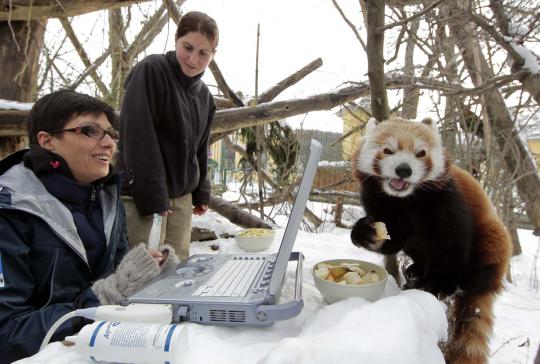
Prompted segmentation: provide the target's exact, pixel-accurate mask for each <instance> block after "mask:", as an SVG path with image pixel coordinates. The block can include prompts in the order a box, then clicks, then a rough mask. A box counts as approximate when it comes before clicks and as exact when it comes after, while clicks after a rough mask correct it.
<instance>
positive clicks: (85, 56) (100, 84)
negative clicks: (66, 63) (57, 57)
mask: <svg viewBox="0 0 540 364" xmlns="http://www.w3.org/2000/svg"><path fill="white" fill-rule="evenodd" d="M59 20H60V23H61V24H62V27H63V28H64V31H65V32H66V35H67V36H68V38H69V40H70V41H71V43H72V44H73V47H74V48H75V50H76V51H77V54H78V55H79V58H80V59H81V61H82V62H83V64H84V66H85V67H86V68H87V69H90V72H89V74H90V77H92V80H93V81H94V82H95V83H96V86H97V87H98V89H99V92H101V94H102V95H103V96H105V97H106V96H107V95H109V90H108V88H107V86H106V85H105V84H104V83H103V81H102V80H101V77H100V76H99V75H98V73H97V72H96V69H95V68H91V66H92V62H91V61H90V58H89V57H88V54H87V53H86V51H85V50H84V47H83V45H82V44H81V42H80V41H79V38H78V37H77V35H76V34H75V31H74V30H73V28H72V26H71V23H70V22H69V20H68V19H67V18H66V17H60V18H59Z"/></svg>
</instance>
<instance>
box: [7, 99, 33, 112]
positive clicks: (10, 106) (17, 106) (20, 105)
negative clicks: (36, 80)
mask: <svg viewBox="0 0 540 364" xmlns="http://www.w3.org/2000/svg"><path fill="white" fill-rule="evenodd" d="M32 105H33V103H30V102H17V101H10V100H4V99H0V110H30V109H31V108H32Z"/></svg>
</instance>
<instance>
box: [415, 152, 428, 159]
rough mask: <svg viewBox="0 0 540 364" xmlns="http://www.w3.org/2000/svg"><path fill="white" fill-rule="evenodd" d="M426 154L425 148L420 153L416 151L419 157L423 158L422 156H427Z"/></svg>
mask: <svg viewBox="0 0 540 364" xmlns="http://www.w3.org/2000/svg"><path fill="white" fill-rule="evenodd" d="M425 156H426V151H425V150H421V151H419V152H418V153H416V157H417V158H422V157H425Z"/></svg>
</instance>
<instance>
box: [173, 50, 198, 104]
mask: <svg viewBox="0 0 540 364" xmlns="http://www.w3.org/2000/svg"><path fill="white" fill-rule="evenodd" d="M165 58H166V59H167V62H168V63H169V65H170V66H171V69H172V71H173V73H174V75H175V76H176V78H177V79H178V81H179V82H180V84H181V85H182V87H183V88H184V90H186V91H188V92H189V93H191V94H194V93H196V92H198V91H199V90H200V88H201V85H202V81H201V78H202V76H203V75H204V72H201V73H200V74H198V75H197V76H195V77H189V76H186V75H185V74H184V72H182V67H180V63H178V60H177V59H176V52H175V51H170V52H167V53H165Z"/></svg>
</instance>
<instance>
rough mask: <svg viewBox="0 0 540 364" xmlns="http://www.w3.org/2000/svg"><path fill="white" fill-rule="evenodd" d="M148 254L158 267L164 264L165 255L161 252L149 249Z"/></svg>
mask: <svg viewBox="0 0 540 364" xmlns="http://www.w3.org/2000/svg"><path fill="white" fill-rule="evenodd" d="M148 253H150V255H151V256H152V258H154V260H155V261H156V262H157V264H158V265H161V264H162V263H163V262H164V259H163V253H162V252H160V251H159V250H156V249H153V248H148Z"/></svg>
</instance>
